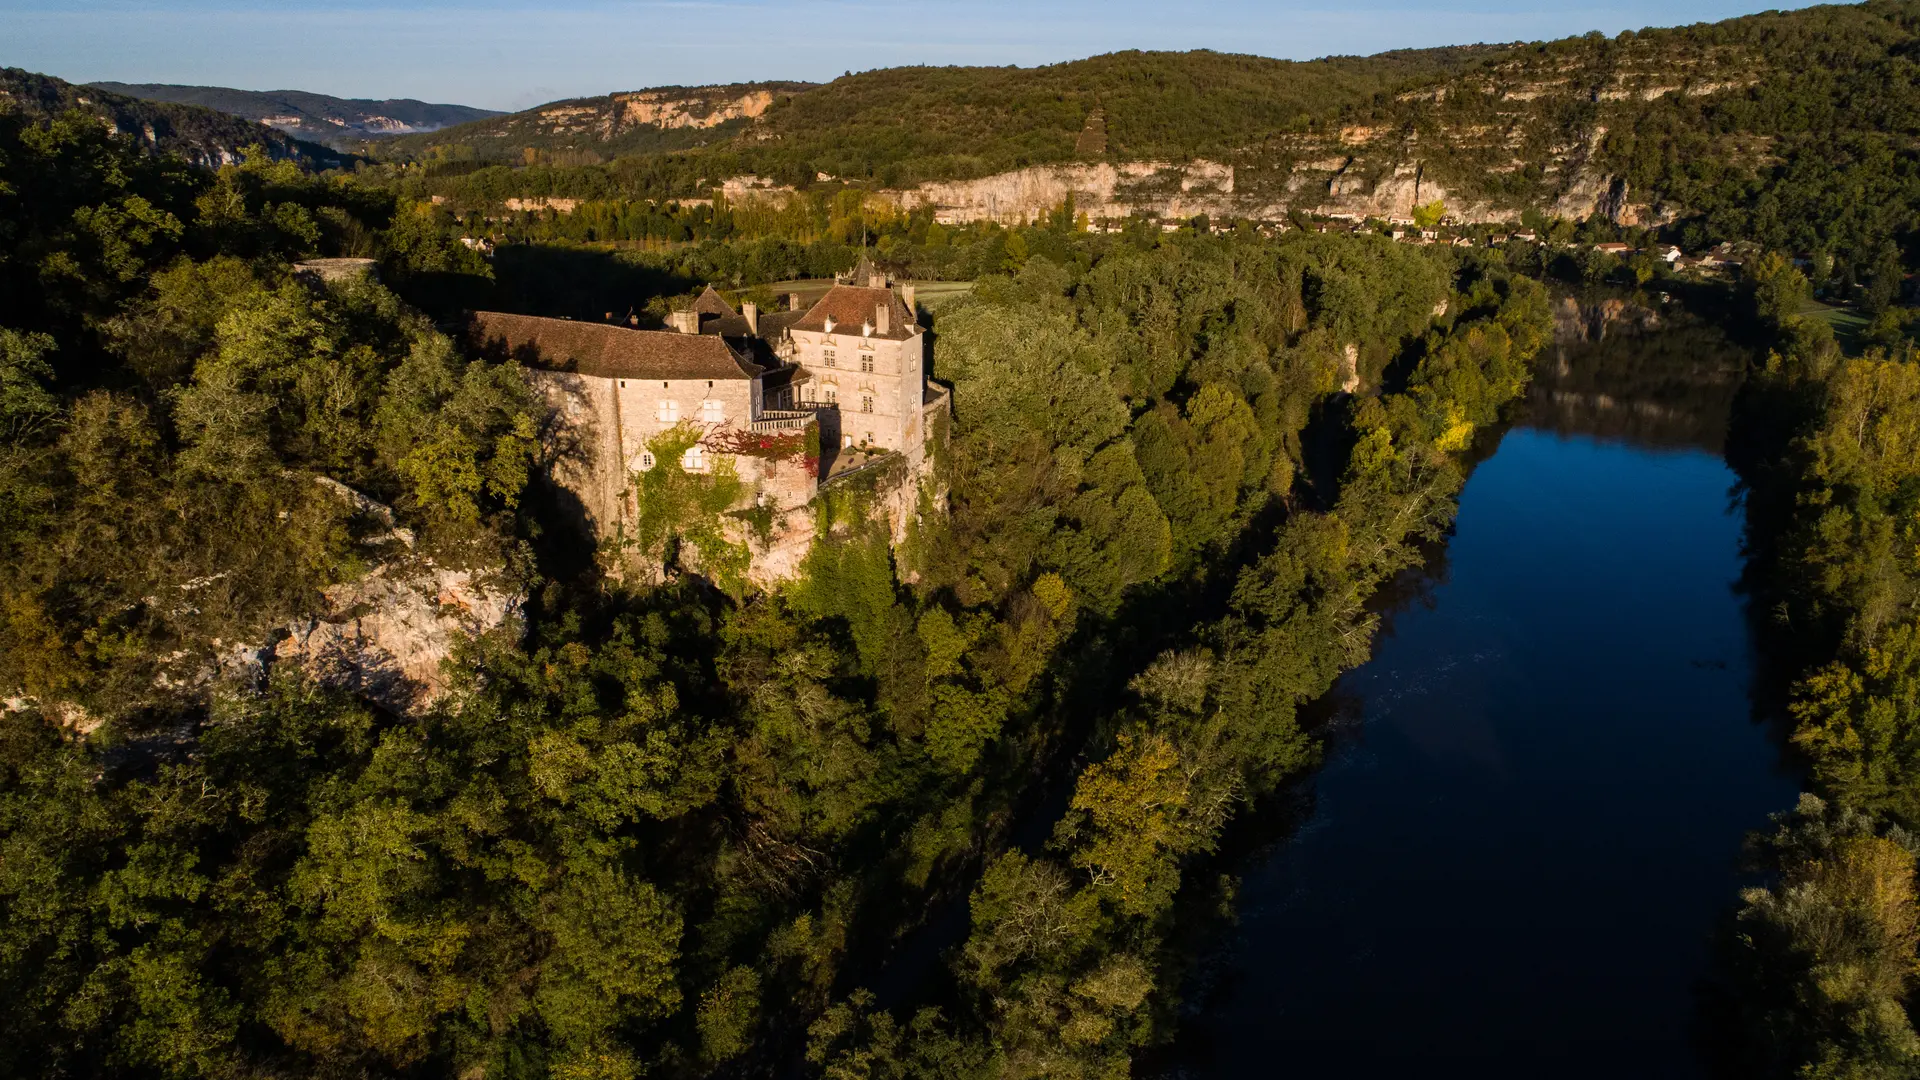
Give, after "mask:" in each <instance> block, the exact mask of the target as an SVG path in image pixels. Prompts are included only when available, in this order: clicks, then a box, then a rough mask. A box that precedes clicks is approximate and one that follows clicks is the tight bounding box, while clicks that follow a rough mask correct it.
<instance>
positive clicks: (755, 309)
mask: <svg viewBox="0 0 1920 1080" xmlns="http://www.w3.org/2000/svg"><path fill="white" fill-rule="evenodd" d="M740 314H741V315H742V316H743V317H745V319H746V320H747V333H749V334H752V335H753V336H754V337H759V336H760V305H759V304H756V303H754V302H753V301H751V300H742V301H740Z"/></svg>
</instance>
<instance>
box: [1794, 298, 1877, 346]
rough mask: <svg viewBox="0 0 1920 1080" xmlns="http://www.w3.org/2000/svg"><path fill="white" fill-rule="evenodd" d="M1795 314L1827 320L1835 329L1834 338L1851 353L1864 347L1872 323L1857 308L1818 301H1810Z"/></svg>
mask: <svg viewBox="0 0 1920 1080" xmlns="http://www.w3.org/2000/svg"><path fill="white" fill-rule="evenodd" d="M1795 314H1798V315H1815V316H1819V317H1820V318H1823V319H1825V320H1827V325H1829V326H1831V327H1833V336H1834V338H1835V339H1836V340H1838V341H1839V342H1840V347H1841V348H1842V349H1845V350H1846V351H1847V352H1849V353H1857V352H1859V351H1860V350H1861V348H1862V347H1863V346H1864V344H1865V341H1864V335H1865V334H1866V330H1867V326H1868V324H1869V322H1870V321H1871V320H1869V319H1868V318H1867V317H1866V316H1865V315H1862V314H1860V312H1859V310H1858V309H1856V308H1850V307H1835V306H1833V305H1832V304H1823V303H1821V302H1820V301H1818V300H1808V301H1807V302H1806V303H1805V304H1802V305H1801V306H1800V310H1799V311H1797V312H1795Z"/></svg>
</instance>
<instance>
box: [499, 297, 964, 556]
mask: <svg viewBox="0 0 1920 1080" xmlns="http://www.w3.org/2000/svg"><path fill="white" fill-rule="evenodd" d="M668 326H669V329H666V330H639V329H634V328H631V327H628V326H620V325H617V324H612V323H592V322H576V321H574V320H571V319H550V318H541V317H537V316H531V315H511V314H506V313H502V312H491V311H483V312H477V313H475V314H474V315H473V316H472V318H471V321H470V323H469V326H468V336H469V339H470V343H471V345H472V346H473V347H474V348H476V349H478V350H480V351H482V352H488V353H492V354H494V355H496V356H504V357H507V358H511V359H513V360H515V361H517V362H519V363H520V364H522V365H523V366H524V367H525V369H526V371H527V373H528V376H529V379H530V381H531V382H532V384H533V386H534V388H535V389H536V390H537V391H538V392H539V393H540V394H541V396H542V397H543V398H544V400H545V402H546V405H547V409H548V422H547V425H546V431H545V432H544V437H543V440H542V441H543V445H544V446H545V448H546V451H547V453H546V456H547V464H548V471H549V473H550V475H551V476H552V478H553V480H554V481H555V482H556V483H557V484H558V485H559V486H560V487H562V488H564V489H566V490H567V491H569V492H571V493H572V494H573V495H574V496H576V497H577V498H578V499H579V500H580V503H581V506H582V509H583V510H584V513H585V517H586V521H587V524H588V525H589V526H590V528H591V529H592V531H593V533H594V535H595V536H597V537H601V538H605V537H608V536H611V535H614V534H615V533H616V532H617V531H618V530H619V528H620V527H621V526H623V525H628V524H631V523H632V522H633V520H634V515H635V513H636V507H635V504H634V498H633V491H632V484H631V476H632V474H633V473H635V472H642V471H645V470H648V469H652V468H654V467H656V466H657V465H658V464H659V463H658V462H656V461H655V460H653V449H652V448H651V447H650V445H649V444H650V443H654V442H656V440H659V438H660V436H661V435H662V434H663V433H667V432H670V431H675V430H678V431H679V432H680V433H681V434H682V438H683V440H684V438H685V437H686V435H687V434H688V433H689V432H690V433H691V434H693V435H695V436H697V441H696V442H694V443H693V444H692V445H691V446H689V447H687V449H686V450H685V451H684V452H683V453H682V454H681V456H680V462H679V464H680V466H681V468H683V469H685V470H686V471H688V472H693V473H701V472H710V471H711V470H713V469H714V468H716V467H717V466H718V465H719V463H720V462H721V461H723V460H725V461H728V462H730V463H731V465H732V467H733V469H734V471H735V472H736V474H737V475H738V476H739V477H740V478H741V479H742V480H743V481H745V489H746V494H745V495H744V496H743V497H742V506H741V508H745V507H747V506H760V507H769V508H771V509H773V510H775V511H789V510H795V509H798V508H800V507H804V506H805V505H806V504H807V503H808V502H810V501H811V500H812V499H813V497H814V495H815V494H816V493H817V492H818V490H819V488H820V485H821V484H823V483H832V482H833V481H834V480H835V479H837V478H838V477H840V476H842V475H846V474H848V473H850V472H853V471H856V470H859V469H861V468H862V467H863V466H867V465H871V464H875V463H878V462H879V461H881V460H884V459H886V458H888V457H891V456H892V455H899V457H900V458H902V459H904V460H905V462H906V465H907V469H906V472H905V475H907V476H909V477H916V478H917V477H918V476H919V475H920V474H921V473H922V471H923V468H924V465H925V460H926V440H927V437H928V433H929V431H930V428H931V425H932V420H933V418H934V417H935V416H936V415H937V414H939V413H941V412H944V411H945V410H946V409H947V406H948V395H947V392H946V391H945V390H944V389H943V388H941V387H939V386H938V385H937V384H933V383H930V382H929V380H928V377H927V368H928V356H927V335H926V333H925V331H924V329H923V328H922V327H921V325H920V323H919V319H918V317H917V314H916V309H915V306H914V290H913V286H911V285H905V286H900V287H899V288H898V289H896V288H895V286H894V285H893V284H892V283H891V282H890V281H889V280H888V279H887V278H886V276H885V275H883V274H881V273H879V272H878V271H876V270H874V269H873V268H872V266H871V265H870V264H868V263H867V262H866V261H865V260H862V262H861V264H860V266H859V267H857V268H856V269H855V270H854V272H853V274H852V275H849V276H845V277H842V278H840V279H837V280H836V281H835V283H834V285H833V286H832V287H831V288H830V289H828V291H827V293H826V295H825V296H822V297H821V298H820V299H819V300H817V301H815V302H814V303H813V304H812V305H810V306H805V307H803V306H802V305H801V304H800V303H799V299H798V294H793V295H792V296H790V298H789V306H788V309H787V310H785V311H773V312H762V311H760V310H759V308H758V307H757V305H755V304H753V303H752V302H746V303H743V304H742V305H741V306H740V307H739V308H738V309H735V308H734V307H733V306H732V305H731V304H728V303H727V301H726V300H725V299H724V298H722V297H721V296H720V294H719V293H717V292H715V291H714V290H713V288H712V287H711V286H709V287H708V288H707V289H706V291H705V292H703V293H701V294H700V296H699V298H698V299H697V300H696V301H695V303H694V304H693V306H692V307H691V308H690V309H689V310H684V311H675V312H672V313H671V314H670V315H669V316H668ZM806 534H807V535H806V539H808V540H810V539H811V529H810V526H809V527H808V528H807V529H806ZM795 539H796V540H797V539H798V538H797V537H796V538H795Z"/></svg>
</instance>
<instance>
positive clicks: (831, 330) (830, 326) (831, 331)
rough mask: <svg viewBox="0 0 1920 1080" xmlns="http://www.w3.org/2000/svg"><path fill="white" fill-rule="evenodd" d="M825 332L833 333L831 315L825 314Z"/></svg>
mask: <svg viewBox="0 0 1920 1080" xmlns="http://www.w3.org/2000/svg"><path fill="white" fill-rule="evenodd" d="M827 333H829V334H831V333H833V316H831V315H829V316H827Z"/></svg>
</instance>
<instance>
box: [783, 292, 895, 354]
mask: <svg viewBox="0 0 1920 1080" xmlns="http://www.w3.org/2000/svg"><path fill="white" fill-rule="evenodd" d="M883 304H884V305H886V306H887V307H888V309H889V310H890V312H891V316H892V320H891V321H892V325H890V326H888V327H887V332H886V333H884V334H883V333H881V332H880V331H878V330H875V331H874V332H873V335H872V336H874V337H877V338H883V339H886V340H889V341H904V340H906V339H907V338H910V337H912V336H913V335H915V334H917V333H919V332H920V326H919V324H918V323H917V322H915V321H914V318H913V313H912V312H910V311H908V310H907V305H906V304H904V303H902V302H901V300H900V298H899V297H898V296H895V295H894V294H893V290H892V289H868V288H863V287H861V286H859V285H835V286H834V287H833V288H831V289H828V290H827V295H825V296H823V297H821V298H820V299H819V300H817V301H815V302H814V305H813V306H812V307H810V308H808V309H807V313H806V314H805V315H804V316H802V317H801V319H800V321H799V322H796V323H793V324H792V325H791V326H789V327H788V329H790V330H801V331H806V332H810V333H824V332H825V331H826V329H827V320H828V319H829V318H831V319H832V320H833V322H834V327H833V332H834V333H836V334H858V333H859V332H860V325H861V324H862V323H870V322H872V321H873V316H874V312H875V310H876V309H878V308H879V307H880V306H881V305H883Z"/></svg>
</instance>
